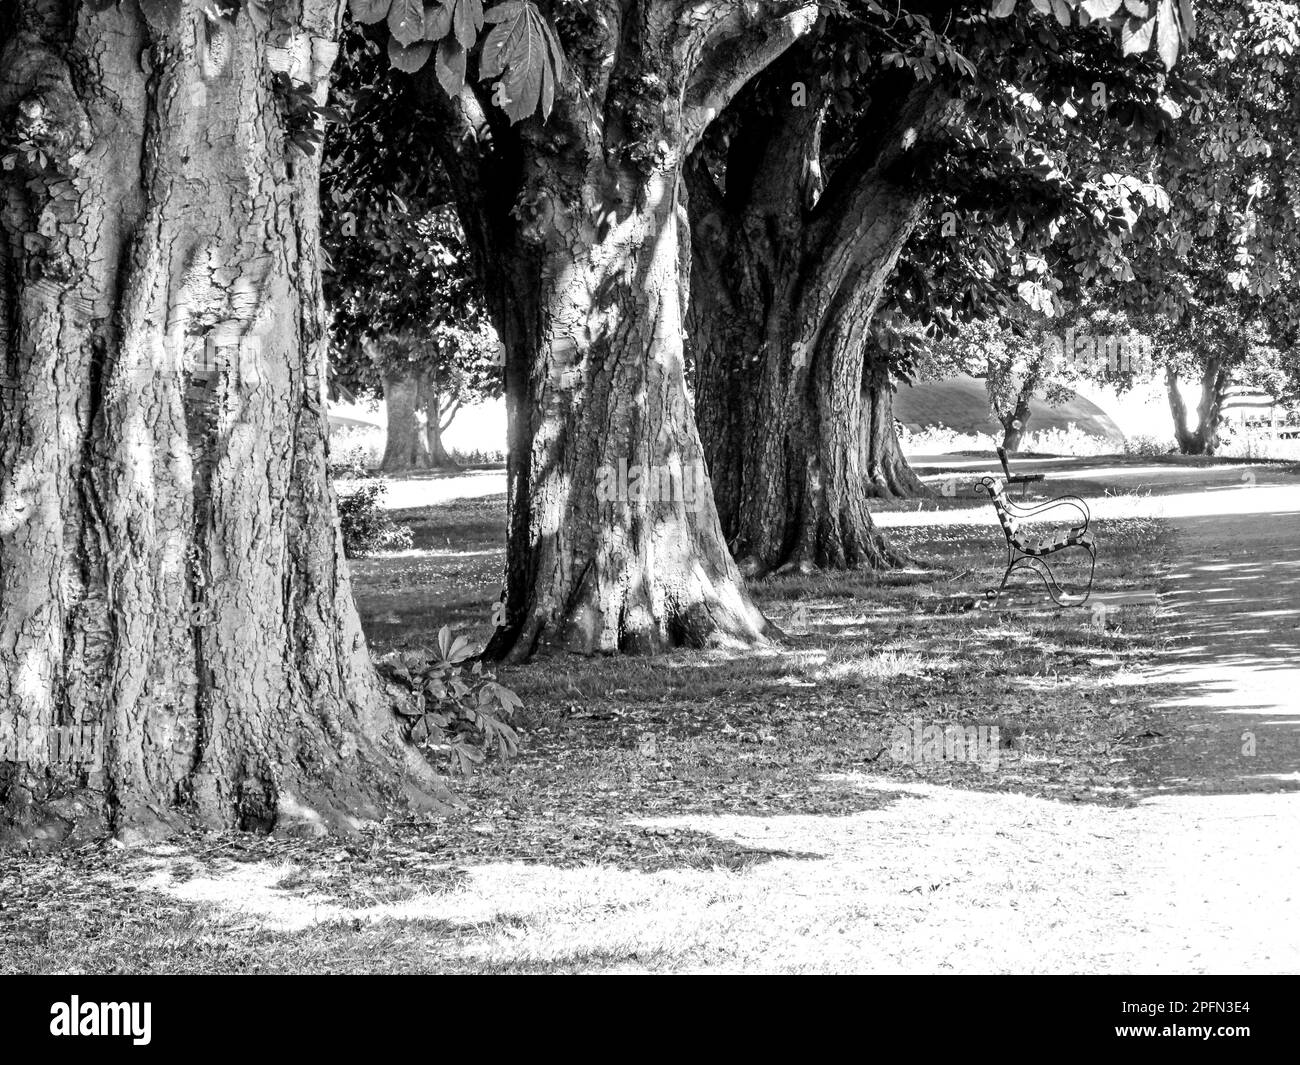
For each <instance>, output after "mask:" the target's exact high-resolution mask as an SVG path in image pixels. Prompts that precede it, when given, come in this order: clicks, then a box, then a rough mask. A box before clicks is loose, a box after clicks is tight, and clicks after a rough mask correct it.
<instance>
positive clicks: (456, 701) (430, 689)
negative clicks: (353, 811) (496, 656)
mask: <svg viewBox="0 0 1300 1065" xmlns="http://www.w3.org/2000/svg"><path fill="white" fill-rule="evenodd" d="M473 653H474V652H473V649H472V647H471V645H470V642H469V640H468V639H466V638H465V637H464V636H456V637H454V638H453V636H452V634H451V629H449V628H448V627H447V626H445V625H444V626H443V627H442V629H441V630H440V631H439V633H438V646H437V648H436V652H435V653H434V654H420V653H419V652H412V651H403V652H394V653H393V654H391V655H388V656H386V657H384V658H382V659H380V660H379V661H378V662H377V663H376V668H377V669H378V670H379V673H380V675H381V676H383V677H384V678H385V679H386V680H388V681H389V683H390V687H391V688H392V689H394V690H395V693H396V694H397V695H398V699H399V701H398V713H400V714H401V715H402V716H403V717H405V718H406V719H407V720H408V721H409V727H408V733H407V734H408V738H409V739H410V740H411V742H413V743H415V744H417V745H419V746H421V747H423V748H425V749H426V750H428V751H431V752H433V753H434V755H435V756H438V757H446V758H448V759H449V760H450V768H451V770H452V771H453V772H460V773H462V774H465V775H466V776H468V775H469V774H471V773H472V772H473V771H474V767H475V766H476V765H481V764H482V763H483V762H485V761H486V760H487V757H488V755H490V754H491V753H492V751H493V749H495V750H496V752H497V754H498V756H499V757H500V758H501V759H502V761H508V760H509V759H510V758H511V757H512V756H513V755H514V754H515V753H516V752H517V751H518V750H519V735H518V733H516V732H515V730H514V729H513V728H511V727H510V725H509V720H510V719H511V718H512V717H514V715H515V713H516V711H518V710H521V709H522V708H523V703H522V701H521V700H520V698H519V696H518V695H516V694H515V693H514V692H513V691H511V690H510V689H509V688H507V687H505V686H504V685H502V684H498V683H497V679H496V675H495V674H494V673H489V672H487V671H486V670H484V668H483V663H482V662H481V661H476V662H475V663H474V664H473V666H472V667H470V669H469V671H468V672H466V669H465V662H466V661H467V660H468V659H469V658H470V657H471V656H472V655H473Z"/></svg>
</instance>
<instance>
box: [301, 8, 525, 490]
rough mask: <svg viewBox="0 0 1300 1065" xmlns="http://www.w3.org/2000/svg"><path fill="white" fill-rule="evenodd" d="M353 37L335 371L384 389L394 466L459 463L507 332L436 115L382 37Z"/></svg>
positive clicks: (335, 249)
mask: <svg viewBox="0 0 1300 1065" xmlns="http://www.w3.org/2000/svg"><path fill="white" fill-rule="evenodd" d="M341 44H342V54H343V58H342V61H341V63H340V65H339V67H338V68H337V69H338V75H337V78H336V84H335V103H336V106H337V107H338V108H340V110H341V111H342V112H343V114H344V121H342V122H340V123H338V124H337V125H335V126H333V127H332V128H331V132H330V135H329V137H328V138H327V141H326V148H325V158H324V162H323V165H322V178H321V191H322V200H323V205H322V218H323V225H324V245H325V251H326V253H327V264H328V269H327V271H326V273H325V294H326V297H327V299H328V300H329V303H330V309H331V312H332V323H331V336H332V338H333V343H332V345H331V356H330V366H331V371H332V373H333V380H334V381H336V382H337V383H339V384H342V385H343V386H345V387H346V388H348V389H350V390H352V391H354V392H362V393H368V394H379V395H381V396H382V397H383V400H384V404H385V406H386V407H387V413H388V428H387V442H386V445H385V448H384V455H383V461H382V463H381V468H382V469H383V470H384V471H385V472H389V473H394V472H399V471H404V470H413V469H424V468H437V467H447V466H451V465H453V463H452V460H451V457H450V456H449V455H448V454H447V451H446V448H445V447H444V446H443V442H442V434H443V433H444V432H446V430H447V429H448V427H449V426H450V425H451V422H452V420H453V419H454V418H455V416H456V413H457V411H458V410H459V409H460V407H461V405H462V404H464V403H467V402H474V401H476V400H479V399H484V398H487V397H490V396H494V395H500V394H501V389H502V382H501V369H500V366H499V360H498V358H497V347H498V345H497V339H496V335H495V333H494V332H493V330H492V327H491V325H490V323H489V321H488V315H487V310H486V307H485V305H484V303H483V301H482V298H481V296H480V294H479V290H478V283H477V279H476V278H475V277H474V276H473V272H472V269H471V266H470V263H469V255H470V253H469V249H468V247H467V245H466V242H465V235H464V232H463V231H462V229H461V227H460V221H459V219H458V218H457V216H456V213H455V210H454V208H453V206H452V204H451V202H450V191H449V189H448V186H447V181H446V176H445V174H444V173H443V171H442V167H441V165H440V164H439V163H438V161H437V159H436V157H435V156H434V154H433V147H432V142H433V137H434V134H433V131H432V128H431V125H430V123H429V121H428V120H427V119H420V118H418V117H413V116H415V115H418V110H417V109H416V107H415V101H414V100H413V99H412V93H411V88H410V86H409V84H405V85H403V84H401V83H399V82H395V81H394V80H393V79H392V78H390V77H389V75H388V69H387V68H388V60H387V58H386V57H385V56H384V55H383V53H382V50H381V49H380V48H379V46H378V45H376V44H375V43H374V42H373V41H371V40H369V39H367V38H366V37H365V36H364V35H363V34H362V33H360V32H358V30H357V29H356V27H355V26H354V27H352V28H350V29H349V31H347V32H345V34H344V36H343V38H342V41H341Z"/></svg>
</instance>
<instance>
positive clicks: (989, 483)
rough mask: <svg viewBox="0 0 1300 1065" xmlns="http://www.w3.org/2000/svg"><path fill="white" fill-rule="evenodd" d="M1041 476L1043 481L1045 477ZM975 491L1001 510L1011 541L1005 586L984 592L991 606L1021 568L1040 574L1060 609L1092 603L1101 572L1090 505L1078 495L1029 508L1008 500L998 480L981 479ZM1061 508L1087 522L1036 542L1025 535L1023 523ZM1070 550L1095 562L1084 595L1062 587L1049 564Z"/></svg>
mask: <svg viewBox="0 0 1300 1065" xmlns="http://www.w3.org/2000/svg"><path fill="white" fill-rule="evenodd" d="M1000 450H1001V449H999V451H1000ZM1039 476H1040V478H1041V474H1040V475H1039ZM975 491H977V492H982V493H984V494H985V495H987V496H988V497H989V499H990V500H991V501H992V502H993V509H994V510H996V511H997V515H998V522H999V523H1000V524H1001V526H1002V533H1003V535H1004V536H1005V537H1006V541H1007V568H1006V572H1004V573H1003V574H1002V583H1001V584H999V585H998V586H997V588H996V589H989V590H988V591H987V592H985V593H984V597H985V599H986V600H988V603H989V605H991V604H992V603H993V602H995V601H996V600H997V598H998V596H1000V595H1001V594H1002V589H1004V588H1005V587H1006V586H1007V581H1008V580H1009V579H1010V578H1011V574H1012V573H1013V572H1015V571H1016V570H1018V569H1029V570H1032V571H1033V572H1034V573H1037V574H1038V576H1039V577H1040V578H1042V581H1043V585H1044V586H1045V587H1046V588H1047V594H1048V595H1050V596H1051V597H1052V601H1053V602H1054V603H1056V605H1057V606H1082V605H1083V604H1084V603H1086V602H1087V601H1088V597H1089V596H1090V595H1091V594H1092V581H1093V577H1094V576H1095V574H1096V572H1097V539H1096V536H1095V535H1094V534H1093V533H1092V532H1091V531H1090V530H1089V528H1088V525H1089V523H1090V522H1091V521H1092V515H1091V513H1090V512H1089V510H1088V504H1087V503H1085V502H1084V501H1083V500H1082V499H1080V498H1079V497H1078V496H1061V497H1060V498H1059V499H1053V500H1050V501H1048V502H1046V503H1043V504H1041V505H1039V506H1036V507H1026V506H1023V505H1021V504H1017V503H1013V502H1012V501H1011V500H1010V499H1008V498H1007V490H1006V486H1005V485H1004V484H1003V483H1002V482H1001V481H999V480H998V479H997V478H996V477H981V478H980V480H979V483H978V484H976V485H975ZM1058 507H1072V508H1074V509H1075V510H1076V511H1078V513H1079V516H1080V518H1082V519H1083V520H1082V523H1079V522H1075V523H1074V524H1072V525H1071V526H1069V528H1066V529H1059V530H1057V531H1056V532H1055V533H1053V534H1051V535H1050V536H1048V537H1046V538H1044V537H1038V538H1037V539H1035V538H1034V537H1031V536H1029V535H1028V534H1027V533H1026V532H1025V530H1024V529H1023V527H1022V525H1021V523H1022V522H1024V521H1026V520H1028V519H1030V518H1035V517H1037V516H1038V515H1040V514H1046V513H1047V512H1048V511H1050V510H1055V509H1057V508H1058ZM1070 548H1078V549H1080V550H1082V551H1086V552H1087V554H1088V557H1089V559H1090V560H1091V565H1090V566H1089V569H1088V585H1087V587H1086V588H1085V589H1084V590H1083V592H1082V594H1078V593H1076V594H1071V593H1069V592H1067V591H1066V590H1065V589H1064V588H1062V587H1061V585H1060V583H1059V582H1058V581H1057V579H1056V574H1055V573H1054V572H1053V571H1052V567H1051V565H1050V564H1049V563H1048V561H1047V560H1048V558H1049V557H1051V556H1052V555H1055V554H1057V553H1059V552H1061V551H1066V550H1069V549H1070Z"/></svg>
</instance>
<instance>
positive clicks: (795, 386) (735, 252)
mask: <svg viewBox="0 0 1300 1065" xmlns="http://www.w3.org/2000/svg"><path fill="white" fill-rule="evenodd" d="M792 62H793V60H792ZM773 80H774V81H777V82H780V81H781V77H779V76H778V75H777V74H776V73H774V74H773ZM900 101H901V102H900ZM820 106H821V104H820V101H819V97H818V96H817V94H816V92H814V93H813V98H812V99H811V100H810V102H809V106H808V107H806V108H791V109H790V113H789V115H788V116H785V115H783V116H782V119H781V121H772V120H770V119H767V118H764V119H763V120H762V122H761V123H757V124H758V125H760V126H761V129H758V130H744V129H742V131H741V132H740V134H739V135H738V136H737V137H736V140H735V143H736V145H738V147H737V148H735V149H734V150H733V152H732V153H731V156H730V161H729V163H728V177H727V187H726V190H725V192H723V191H721V190H719V189H717V187H716V185H714V183H713V181H712V178H711V176H710V175H709V173H708V172H707V171H706V170H705V169H704V168H703V167H701V166H694V167H692V170H691V180H692V204H693V210H694V212H695V218H696V225H695V230H694V237H695V239H694V250H695V255H696V274H695V278H694V284H693V297H694V301H695V302H694V306H693V308H692V314H691V324H692V328H691V338H692V353H693V355H694V358H695V364H696V407H697V410H698V412H699V417H700V422H701V426H702V433H703V435H704V437H705V440H706V443H705V448H706V453H707V454H708V456H709V460H710V469H711V471H712V472H713V473H714V477H715V485H716V487H717V498H718V501H719V508H720V512H721V514H722V520H723V528H724V530H725V531H726V533H727V535H728V537H729V539H730V541H731V543H732V546H733V550H734V551H735V553H736V555H737V557H738V558H740V559H741V566H742V570H743V571H744V572H746V573H749V574H754V575H761V574H764V573H768V572H772V571H774V570H781V569H785V568H798V569H801V570H807V569H810V568H813V567H819V566H825V567H853V566H859V565H867V566H874V567H883V566H888V565H894V564H899V563H901V562H902V561H904V559H903V556H901V555H900V554H899V553H898V552H896V551H894V550H893V549H891V548H890V546H889V544H888V542H887V541H886V540H885V538H884V537H883V536H882V535H881V534H880V533H879V532H878V531H877V530H876V528H875V527H874V525H873V523H872V521H871V514H870V507H869V504H868V500H869V499H870V498H871V497H873V496H879V495H902V494H907V493H911V492H916V491H918V490H920V484H919V482H918V481H917V479H916V478H915V476H914V475H912V474H911V471H910V470H908V469H907V467H906V462H905V460H904V459H903V457H902V453H901V449H900V448H899V447H898V442H897V438H896V435H895V430H894V423H893V416H892V411H890V410H889V409H888V408H889V406H890V395H889V390H888V378H887V374H885V375H884V376H883V377H882V375H881V371H880V369H879V368H878V367H875V365H874V362H875V358H874V356H873V355H872V349H873V347H874V345H872V343H871V328H870V326H871V321H872V317H873V316H874V314H875V311H876V308H877V306H878V305H879V302H880V299H881V298H882V296H883V294H884V291H885V287H886V285H887V283H888V281H889V277H890V275H891V273H892V272H893V269H894V265H895V263H896V262H897V259H898V255H899V254H900V252H901V251H902V248H903V245H904V244H905V242H906V240H907V238H908V236H910V234H911V232H912V230H913V229H914V228H915V226H916V224H917V222H918V220H919V218H920V212H921V209H922V205H923V203H924V195H923V193H921V192H920V191H919V190H918V189H917V188H916V187H915V186H914V185H912V184H910V183H909V182H907V181H906V180H899V174H898V168H899V164H900V155H902V154H904V153H905V151H906V150H907V149H906V148H905V147H904V145H908V146H910V145H912V144H913V142H914V140H915V138H916V136H917V134H918V131H924V130H926V129H928V128H929V127H930V126H931V125H932V124H935V123H937V122H938V121H939V120H940V116H941V114H942V112H943V111H944V109H945V107H946V100H945V99H944V98H943V97H942V94H940V93H936V92H934V91H933V90H930V89H928V88H915V87H913V88H911V89H910V90H908V91H907V92H906V93H905V94H904V95H902V96H901V97H900V98H899V99H895V100H891V101H890V105H889V110H888V112H887V115H886V117H885V118H884V119H881V120H880V128H879V129H877V130H876V131H875V138H874V139H873V140H872V147H871V150H870V154H869V157H868V158H864V159H855V160H853V161H851V162H848V163H845V164H841V165H842V166H843V167H844V168H845V170H846V171H847V172H849V173H850V174H851V175H852V177H851V178H848V179H844V181H843V183H842V185H841V186H840V187H838V188H831V189H828V190H826V191H825V192H823V193H821V195H820V196H819V195H818V190H819V181H818V179H817V177H816V175H817V173H818V170H819V162H818V154H819V150H820V149H819V143H818V140H819V129H820V121H821V118H820V114H821V112H820ZM755 139H756V140H758V141H759V142H760V143H759V145H758V146H757V147H755V146H752V145H751V144H750V143H749V141H750V140H755ZM733 170H734V171H736V173H735V174H733ZM823 200H826V201H828V203H823V202H822V201H823ZM814 202H815V203H816V206H813V204H814ZM828 204H829V205H828Z"/></svg>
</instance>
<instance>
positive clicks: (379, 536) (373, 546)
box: [339, 481, 411, 558]
mask: <svg viewBox="0 0 1300 1065" xmlns="http://www.w3.org/2000/svg"><path fill="white" fill-rule="evenodd" d="M387 491H388V486H387V485H386V484H385V483H384V482H383V481H371V482H370V483H369V484H363V485H360V486H359V487H358V488H356V489H355V490H354V491H353V492H352V493H351V494H349V495H346V496H344V497H343V498H341V499H340V500H339V527H340V529H342V531H343V553H344V554H345V555H346V556H347V557H348V558H364V557H365V556H366V555H372V554H374V553H375V552H376V551H382V550H384V549H385V548H387V549H388V550H390V551H400V550H402V549H403V548H407V547H410V546H411V530H410V529H408V528H407V527H406V526H405V525H399V524H398V523H397V522H395V521H393V519H392V518H391V517H389V515H388V511H386V510H384V508H383V507H382V506H381V505H380V500H381V499H382V498H383V496H384V493H385V492H387Z"/></svg>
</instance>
